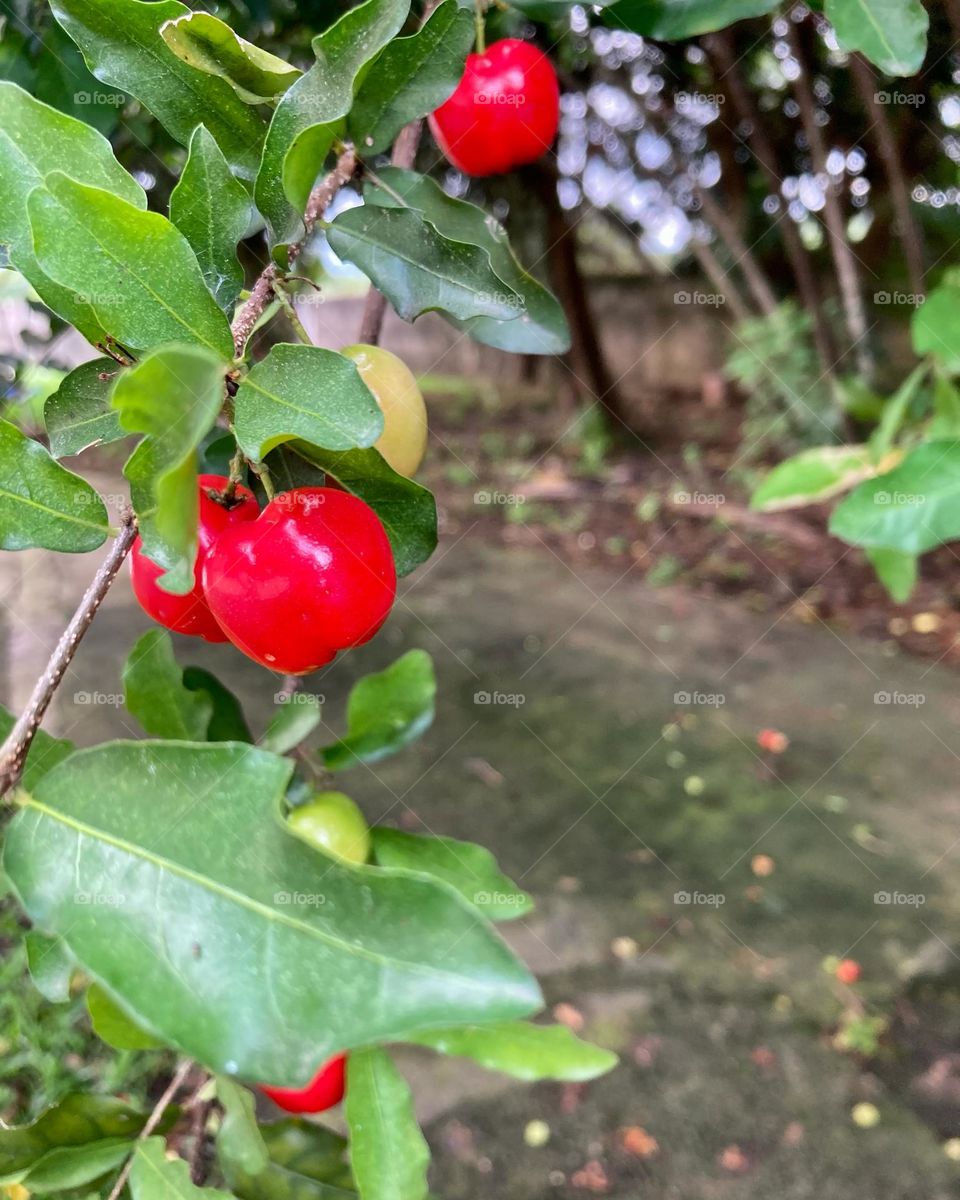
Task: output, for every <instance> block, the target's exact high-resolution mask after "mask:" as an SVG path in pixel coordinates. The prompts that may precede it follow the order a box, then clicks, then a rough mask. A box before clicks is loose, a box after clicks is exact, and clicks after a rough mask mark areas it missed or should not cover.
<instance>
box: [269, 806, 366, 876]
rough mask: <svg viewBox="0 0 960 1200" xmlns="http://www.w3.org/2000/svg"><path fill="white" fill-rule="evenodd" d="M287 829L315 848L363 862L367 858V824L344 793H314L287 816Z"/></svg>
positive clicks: (350, 860) (347, 860)
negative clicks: (310, 798)
mask: <svg viewBox="0 0 960 1200" xmlns="http://www.w3.org/2000/svg"><path fill="white" fill-rule="evenodd" d="M287 820H288V823H289V825H290V828H291V829H292V830H293V831H294V833H296V834H297V836H298V837H301V838H303V840H304V841H305V842H309V843H310V845H311V846H314V847H315V848H316V849H317V850H323V851H325V852H326V853H327V854H332V855H333V856H334V857H335V858H342V859H343V860H344V862H351V863H365V862H366V861H367V859H368V858H369V857H370V827H369V826H368V825H367V822H366V820H365V819H364V816H363V813H362V812H361V811H360V809H359V808H358V807H357V805H356V804H355V803H354V801H353V800H351V799H350V797H349V796H348V795H346V794H345V793H344V792H318V793H317V794H316V795H315V796H314V797H313V799H312V800H309V801H308V802H307V803H306V804H301V805H300V807H299V808H295V809H294V810H293V812H292V813H291V814H290V816H289V817H288V818H287Z"/></svg>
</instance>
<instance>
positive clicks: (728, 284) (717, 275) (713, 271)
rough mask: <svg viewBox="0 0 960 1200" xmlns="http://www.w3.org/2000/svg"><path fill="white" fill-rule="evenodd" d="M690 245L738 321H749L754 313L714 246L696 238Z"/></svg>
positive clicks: (702, 267)
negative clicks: (722, 263) (721, 261)
mask: <svg viewBox="0 0 960 1200" xmlns="http://www.w3.org/2000/svg"><path fill="white" fill-rule="evenodd" d="M690 246H691V249H692V250H693V254H694V257H695V258H696V260H697V262H698V263H699V264H700V267H701V269H702V270H703V273H704V275H706V277H707V278H708V279H709V280H710V282H711V283H712V284H713V286H714V287H715V288H716V289H717V291H718V292H719V293H720V295H721V296H723V297H724V299H725V300H726V302H727V303H728V304H729V305H730V311H731V312H732V313H733V315H734V316H735V317H736V318H737V320H738V321H749V320H750V317H751V315H752V314H751V312H750V310H749V308H747V304H746V301H745V300H744V299H743V297H742V296H741V295H740V292H739V290H738V289H737V285H736V284H735V283H734V282H733V279H732V278H731V277H730V275H729V273H728V272H726V271H724V269H723V267H722V266H721V265H720V260H719V259H718V258H717V256H716V254H715V253H714V252H713V247H712V246H708V245H707V243H706V242H699V241H697V239H696V238H694V239H693V240H692V241H691V243H690Z"/></svg>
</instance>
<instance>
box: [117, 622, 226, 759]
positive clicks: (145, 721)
mask: <svg viewBox="0 0 960 1200" xmlns="http://www.w3.org/2000/svg"><path fill="white" fill-rule="evenodd" d="M123 695H124V702H125V704H126V706H127V709H128V711H129V712H130V713H132V714H133V716H135V717H136V718H137V720H138V721H139V722H140V724H141V725H142V726H143V728H144V729H145V730H146V731H147V733H149V734H151V735H152V736H153V737H165V738H182V739H183V740H184V741H188V742H191V741H192V742H202V741H204V740H205V739H206V736H207V727H208V726H209V724H210V718H211V716H212V714H213V704H212V702H211V701H210V698H209V696H208V695H207V694H206V693H205V692H197V691H191V690H190V689H189V688H187V687H186V686H185V685H184V682H183V672H182V671H181V670H180V667H179V665H178V663H177V660H176V658H175V657H174V653H173V641H172V639H171V637H170V634H169V633H167V631H166V630H165V629H148V630H147V632H146V633H145V634H143V636H142V637H140V638H139V639H138V640H137V642H136V644H135V645H134V647H133V649H132V650H131V651H130V653H129V655H128V656H127V661H126V662H125V663H124V664H123Z"/></svg>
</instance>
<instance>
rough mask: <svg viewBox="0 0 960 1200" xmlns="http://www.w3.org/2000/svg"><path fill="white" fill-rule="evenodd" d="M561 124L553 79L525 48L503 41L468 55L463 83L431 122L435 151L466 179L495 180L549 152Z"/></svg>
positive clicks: (542, 60) (538, 55) (538, 56)
mask: <svg viewBox="0 0 960 1200" xmlns="http://www.w3.org/2000/svg"><path fill="white" fill-rule="evenodd" d="M559 120H560V88H559V85H558V83H557V73H556V71H554V69H553V65H552V64H551V62H550V60H549V59H548V58H547V56H546V55H545V54H543V53H542V52H541V51H540V50H538V49H537V48H536V46H532V45H531V44H530V43H529V42H523V41H520V40H519V39H518V38H504V39H503V40H502V41H499V42H494V43H493V44H492V45H491V46H489V47H488V48H487V49H486V50H485V51H484V52H482V53H479V54H469V55H467V63H466V67H465V69H464V73H463V78H462V79H461V80H460V83H459V84H458V85H457V89H456V91H455V92H454V93H453V95H452V96H451V97H450V99H449V100H447V101H446V103H444V104H441V106H440V107H439V108H438V109H437V111H436V112H435V113H433V114H432V115H431V117H430V128H431V129H432V130H433V136H434V137H435V138H436V141H437V145H438V146H439V147H440V149H441V150H442V151H443V153H444V154H445V155H446V157H447V159H448V160H449V162H450V163H451V164H452V165H453V166H455V167H456V168H457V170H459V171H463V172H464V174H466V175H476V176H481V175H499V174H501V173H502V172H505V171H511V170H513V169H514V167H520V166H523V165H524V164H525V163H531V162H535V161H536V159H538V158H539V157H540V156H541V154H543V153H544V152H545V151H547V150H549V149H550V146H551V145H552V143H553V139H554V138H555V137H556V135H557V126H558V124H559Z"/></svg>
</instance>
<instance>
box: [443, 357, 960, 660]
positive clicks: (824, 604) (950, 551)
mask: <svg viewBox="0 0 960 1200" xmlns="http://www.w3.org/2000/svg"><path fill="white" fill-rule="evenodd" d="M428 382H429V380H428ZM446 382H447V381H444V380H438V381H437V383H438V390H437V392H436V394H434V395H431V396H430V410H431V422H432V434H433V440H432V443H431V453H430V457H429V459H428V462H427V464H426V466H425V468H424V472H423V474H424V478H425V481H426V482H427V483H428V484H429V485H430V486H432V487H434V488H435V489H436V491H437V493H438V496H439V498H440V501H441V504H442V506H443V510H444V520H445V523H446V526H447V531H448V532H449V533H450V534H451V535H454V536H466V535H467V533H468V532H469V535H470V536H471V537H476V536H480V537H484V538H486V539H488V540H490V541H492V542H495V543H499V544H503V545H507V546H513V545H522V546H527V547H536V546H543V547H546V548H547V549H548V550H550V551H551V552H553V553H555V554H557V555H558V556H559V557H560V558H561V559H562V560H563V561H565V562H567V563H569V564H571V566H574V567H577V566H580V565H585V564H600V563H607V564H610V565H612V566H614V567H616V568H617V569H619V570H621V571H624V572H629V573H630V576H631V577H632V578H641V579H645V580H646V581H647V583H649V584H650V585H652V586H655V587H660V586H665V585H669V584H679V585H682V586H684V587H686V588H690V589H692V590H693V591H694V592H696V593H697V594H698V595H703V596H717V597H728V598H736V599H737V600H738V601H739V603H741V604H742V605H744V606H745V607H746V608H747V609H748V610H750V611H751V612H756V613H759V614H764V615H769V616H770V619H771V620H773V619H777V620H784V621H787V622H790V623H793V622H801V623H805V624H816V623H818V622H821V621H822V622H827V623H829V624H830V625H831V627H833V628H835V629H836V630H837V631H838V632H841V633H855V634H858V635H862V636H864V637H868V638H871V639H877V640H880V641H883V642H886V643H890V644H891V645H892V644H897V645H899V646H900V647H901V648H903V649H905V650H907V651H908V652H909V653H911V654H916V655H919V656H920V657H922V658H925V659H929V660H933V661H943V662H945V663H947V664H948V665H951V666H957V665H960V557H958V554H957V552H956V549H955V548H954V547H952V546H944V547H941V548H940V549H938V550H936V551H934V552H932V553H930V554H927V555H925V556H924V557H923V559H922V560H921V564H920V579H919V582H918V585H917V587H916V589H915V591H914V594H913V595H912V596H911V598H910V600H909V601H908V603H906V604H895V603H894V602H893V601H891V600H890V598H889V597H888V596H887V594H886V592H885V591H884V589H883V588H882V586H881V585H880V584H879V583H878V582H877V579H876V576H875V574H874V572H873V570H872V568H871V567H870V565H869V563H868V562H867V561H866V559H865V557H864V555H863V554H862V552H861V551H859V550H857V549H855V548H852V547H850V546H847V545H845V544H844V543H842V542H840V541H838V540H837V539H836V538H833V537H831V536H830V535H829V533H828V532H827V520H828V517H829V512H830V508H829V506H827V505H816V506H812V507H810V508H807V509H801V510H796V511H792V512H789V513H780V514H775V515H774V514H761V513H755V512H752V511H751V510H750V508H749V496H750V490H751V482H752V480H755V479H756V478H757V474H756V468H750V469H747V468H746V467H745V465H744V464H742V463H741V462H739V461H738V453H739V444H740V443H739V427H740V418H741V413H742V409H741V407H740V405H739V404H738V403H737V402H736V401H735V400H733V399H728V400H727V402H726V403H725V404H724V405H721V406H718V407H717V408H716V409H713V410H710V409H705V408H704V405H703V403H702V400H701V398H700V397H699V396H694V395H693V394H692V393H691V392H689V391H676V392H674V393H673V394H666V395H663V394H659V395H657V396H653V395H651V396H650V397H649V398H648V399H646V400H644V399H642V398H641V399H640V400H639V401H638V403H637V405H636V408H635V413H636V422H637V426H638V427H639V428H642V429H643V431H644V432H643V434H642V435H640V434H637V433H635V432H633V431H632V430H628V429H626V428H625V427H623V426H620V425H618V424H617V423H616V422H615V421H614V422H612V423H611V424H610V425H609V426H608V427H607V428H606V430H605V429H604V422H603V420H602V419H600V420H598V419H597V415H596V413H594V414H591V415H590V416H588V417H587V418H586V419H584V418H583V416H582V414H581V413H580V412H579V411H578V409H577V408H576V407H574V406H573V405H572V403H571V401H570V400H569V398H563V397H562V396H561V397H558V394H557V389H556V388H555V387H554V386H553V385H550V384H548V385H546V386H543V387H540V388H537V387H536V386H535V387H533V388H531V389H523V388H519V387H517V386H516V385H512V384H511V385H510V386H506V387H504V386H495V385H494V384H492V383H490V384H487V385H484V384H482V383H481V384H478V385H477V386H476V389H475V390H474V389H471V390H469V391H460V392H459V393H458V394H449V393H447V394H444V392H443V387H444V384H445V383H446ZM605 442H609V444H608V445H606V446H605V445H604V443H605Z"/></svg>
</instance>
